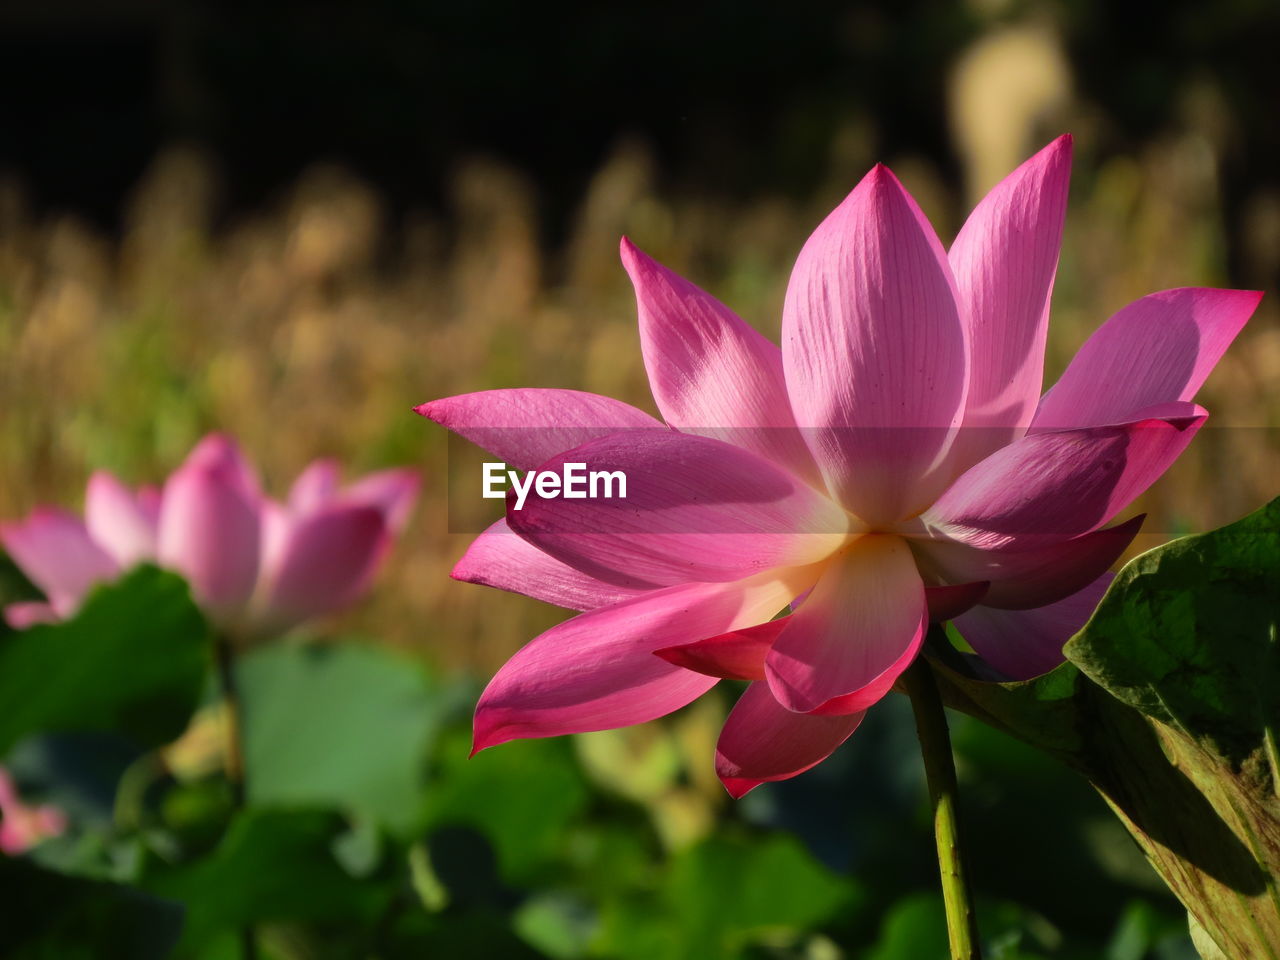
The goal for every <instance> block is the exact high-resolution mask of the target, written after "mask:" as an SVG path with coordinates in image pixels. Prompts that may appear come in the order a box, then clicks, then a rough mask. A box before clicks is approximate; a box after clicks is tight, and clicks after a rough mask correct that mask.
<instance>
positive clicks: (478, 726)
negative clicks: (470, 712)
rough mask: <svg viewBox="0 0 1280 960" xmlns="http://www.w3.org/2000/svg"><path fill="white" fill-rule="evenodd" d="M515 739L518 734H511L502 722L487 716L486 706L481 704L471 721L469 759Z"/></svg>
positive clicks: (509, 729)
mask: <svg viewBox="0 0 1280 960" xmlns="http://www.w3.org/2000/svg"><path fill="white" fill-rule="evenodd" d="M514 739H516V734H514V733H512V732H511V728H510V727H509V726H508V725H507V724H504V723H503V722H502V721H501V720H495V719H493V718H491V717H489V716H487V711H486V710H485V705H484V704H483V703H481V704H479V705H478V706H477V707H476V712H475V717H474V719H473V720H472V721H471V752H470V753H468V754H467V759H470V758H471V757H474V756H475V755H476V754H477V753H479V752H480V751H482V750H488V749H489V748H490V747H496V746H497V745H498V744H500V743H506V742H507V741H508V740H514Z"/></svg>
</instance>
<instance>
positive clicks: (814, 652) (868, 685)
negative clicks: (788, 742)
mask: <svg viewBox="0 0 1280 960" xmlns="http://www.w3.org/2000/svg"><path fill="white" fill-rule="evenodd" d="M927 624H928V617H927V613H926V607H925V599H924V584H923V583H921V581H920V575H919V574H918V573H917V572H916V565H915V560H914V558H913V557H912V555H911V551H910V549H908V547H907V545H906V543H905V542H904V541H903V540H901V539H900V538H898V537H893V536H886V535H881V534H871V535H868V536H865V537H860V538H859V539H858V540H855V541H854V542H853V543H852V544H851V545H850V546H849V548H848V549H847V550H846V551H845V553H844V554H843V555H841V556H840V557H838V558H837V559H836V560H835V561H833V562H832V564H831V566H830V567H828V568H827V570H826V572H825V573H824V574H823V576H822V579H821V580H819V581H818V584H817V586H816V587H814V589H813V593H812V594H811V595H810V597H809V599H808V600H806V601H805V603H804V605H803V606H802V607H800V609H799V610H797V611H796V612H795V613H794V614H792V615H791V616H790V617H789V618H788V625H787V628H786V629H785V630H783V631H782V634H781V636H779V637H778V639H777V640H776V641H775V642H774V645H773V649H772V650H770V651H769V654H768V656H767V657H766V658H765V675H766V677H767V679H768V681H769V687H770V689H771V690H772V691H773V695H774V696H775V697H776V698H777V700H778V702H779V703H781V704H782V705H783V706H784V707H786V708H787V709H788V710H794V711H796V712H797V713H814V712H819V713H855V712H857V711H859V710H865V709H866V708H867V707H869V706H871V704H873V703H875V702H876V701H877V700H879V699H880V698H881V697H883V696H884V695H885V694H886V693H888V692H889V688H890V687H892V686H893V683H894V681H895V680H896V679H897V678H898V675H899V674H900V673H901V672H902V671H903V670H905V669H906V668H907V667H908V666H910V664H911V661H912V660H914V659H915V656H916V653H917V652H918V651H919V649H920V643H921V641H922V640H923V639H924V631H925V627H926V626H927Z"/></svg>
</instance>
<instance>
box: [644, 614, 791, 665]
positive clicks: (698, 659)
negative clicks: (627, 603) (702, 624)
mask: <svg viewBox="0 0 1280 960" xmlns="http://www.w3.org/2000/svg"><path fill="white" fill-rule="evenodd" d="M789 619H791V618H790V616H786V617H779V618H778V619H777V620H767V621H765V622H764V623H758V624H756V625H755V626H754V627H744V628H743V629H741V630H731V631H730V632H729V633H722V634H719V635H717V636H714V637H709V638H707V639H706V640H695V641H694V642H693V643H682V644H679V645H677V646H674V647H663V648H661V649H660V650H655V651H653V652H654V653H655V654H657V655H658V656H659V657H661V658H662V659H663V660H665V661H667V663H674V664H675V665H676V666H677V667H684V668H685V669H686V670H693V671H696V672H697V673H705V674H706V675H707V676H709V677H720V678H721V679H725V680H763V679H764V658H765V656H766V655H767V654H768V653H769V649H770V648H771V647H772V646H773V642H774V641H775V640H777V639H778V634H780V633H782V630H783V628H784V627H786V625H787V621H788V620H789Z"/></svg>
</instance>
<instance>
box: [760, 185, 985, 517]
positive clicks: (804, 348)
mask: <svg viewBox="0 0 1280 960" xmlns="http://www.w3.org/2000/svg"><path fill="white" fill-rule="evenodd" d="M965 351H966V347H965V332H964V329H963V327H962V326H961V323H960V314H959V312H958V308H957V306H956V300H955V291H954V281H953V280H952V278H951V269H950V267H949V266H948V264H947V260H946V256H945V255H944V253H943V251H942V246H941V244H939V243H938V239H937V237H936V236H934V233H933V229H932V228H931V227H930V226H929V223H928V221H927V220H925V218H924V215H923V214H922V213H921V212H920V209H919V207H917V206H916V203H915V201H914V200H913V199H912V198H911V197H910V195H909V194H908V193H907V192H906V190H904V189H903V188H902V185H901V184H900V183H899V182H898V180H897V178H896V177H894V175H893V174H892V173H890V172H889V171H888V169H886V168H885V167H883V166H877V167H876V168H875V169H874V170H872V171H871V172H870V173H869V174H867V176H866V177H865V178H863V180H862V182H861V183H860V184H858V186H857V187H856V188H855V189H854V191H853V192H852V193H851V194H849V196H848V198H847V199H845V201H844V202H843V203H841V204H840V206H838V207H837V208H836V209H835V211H833V212H832V213H831V215H830V216H828V217H827V219H826V220H824V221H823V222H822V224H821V226H819V227H818V229H817V230H815V231H814V233H813V236H811V237H810V238H809V240H808V242H807V243H806V244H805V245H804V249H803V250H801V252H800V257H799V259H798V260H797V261H796V266H795V270H794V271H793V272H792V274H791V282H790V284H789V285H788V287H787V297H786V304H785V307H784V312H783V337H782V358H783V365H784V368H785V370H786V377H787V389H788V391H789V392H790V395H791V406H792V410H793V411H794V413H795V418H796V422H797V423H798V424H799V425H800V427H801V428H802V429H806V428H813V429H811V430H808V429H806V437H807V439H808V442H809V446H810V448H811V449H812V451H813V454H814V458H815V459H816V460H817V461H818V464H819V465H820V466H821V467H822V471H823V473H824V475H825V476H826V478H827V482H828V484H829V486H830V487H831V489H832V491H833V492H834V493H835V495H836V496H837V497H838V498H840V500H841V501H842V502H843V503H844V504H845V506H847V507H848V508H849V509H850V510H852V511H853V512H854V513H856V514H857V515H858V516H859V517H861V518H862V519H863V520H865V521H867V522H868V523H870V524H873V525H874V524H879V523H885V522H890V521H893V520H897V519H899V518H902V517H905V516H909V515H911V514H914V513H917V512H919V511H920V510H922V509H924V508H925V507H927V506H928V505H929V504H930V503H932V502H933V500H934V499H935V498H936V497H937V495H938V494H939V493H941V492H942V488H943V486H944V485H945V483H946V482H947V479H948V472H949V468H948V467H947V466H946V464H944V463H942V459H943V458H942V457H941V454H943V452H944V449H945V447H946V445H947V444H948V443H949V442H950V439H951V432H950V429H949V428H951V427H954V426H957V425H958V424H959V422H960V418H961V414H962V412H963V408H964V399H965V383H966V353H965Z"/></svg>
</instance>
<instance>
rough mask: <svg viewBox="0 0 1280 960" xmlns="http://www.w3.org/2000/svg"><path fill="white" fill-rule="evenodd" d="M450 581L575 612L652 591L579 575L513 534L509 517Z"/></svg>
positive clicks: (481, 539)
mask: <svg viewBox="0 0 1280 960" xmlns="http://www.w3.org/2000/svg"><path fill="white" fill-rule="evenodd" d="M450 576H451V577H453V579H455V580H462V581H464V582H466V583H480V584H484V585H485V586H488V587H496V588H497V589H499V590H510V591H511V592H513V593H522V594H524V595H525V596H526V597H533V598H534V599H535V600H542V601H544V602H545V603H553V604H555V605H556V606H557V607H568V608H569V609H570V610H594V609H595V608H596V607H603V606H608V605H609V604H611V603H619V602H620V601H622V600H629V599H631V598H632V597H638V596H640V595H642V594H644V593H645V592H647V591H648V590H651V589H653V587H652V586H649V587H636V588H632V587H619V586H614V585H613V584H609V583H605V582H604V581H602V580H597V579H596V578H595V577H591V576H588V575H587V574H585V573H582V572H581V571H579V570H575V569H574V568H573V567H571V566H569V565H568V564H566V563H562V562H561V561H559V560H557V559H555V558H554V557H552V556H551V555H550V554H547V553H543V552H542V551H541V550H539V549H538V548H537V547H535V546H534V545H533V544H531V543H529V541H527V540H525V539H524V538H523V537H519V536H517V535H516V534H515V533H513V532H512V530H511V528H510V527H508V526H507V520H506V518H505V517H504V518H502V519H501V520H498V521H497V522H496V523H494V524H493V525H492V526H491V527H489V529H487V530H486V531H485V532H484V533H482V534H480V536H478V537H476V539H475V540H474V541H472V543H471V546H470V547H468V548H467V552H466V553H465V554H463V555H462V559H461V560H459V561H458V564H457V566H455V567H454V568H453V572H452V573H451V574H450Z"/></svg>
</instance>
